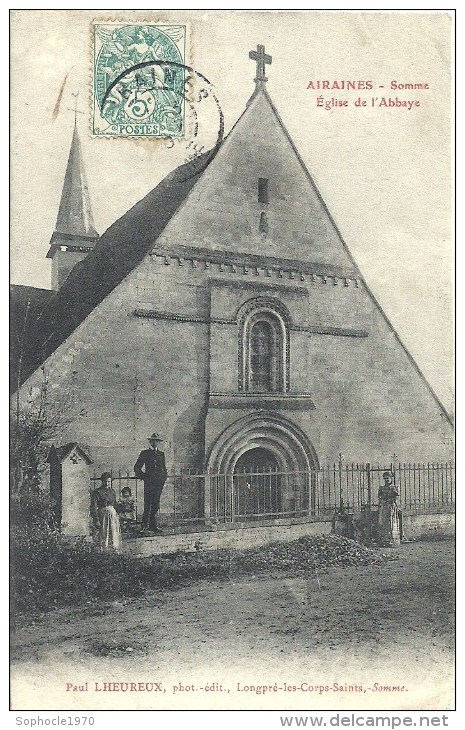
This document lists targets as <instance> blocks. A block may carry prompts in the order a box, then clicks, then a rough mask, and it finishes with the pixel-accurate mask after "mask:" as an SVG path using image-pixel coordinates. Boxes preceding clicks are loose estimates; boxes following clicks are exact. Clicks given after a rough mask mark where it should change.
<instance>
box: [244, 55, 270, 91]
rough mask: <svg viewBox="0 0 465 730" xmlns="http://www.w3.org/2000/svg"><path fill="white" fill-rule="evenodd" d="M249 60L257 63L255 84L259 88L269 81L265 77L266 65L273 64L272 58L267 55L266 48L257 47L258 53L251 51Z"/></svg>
mask: <svg viewBox="0 0 465 730" xmlns="http://www.w3.org/2000/svg"><path fill="white" fill-rule="evenodd" d="M249 58H251V59H252V60H253V61H256V63H257V72H256V76H255V79H254V81H255V84H256V86H257V88H258V87H259V86H261V85H262V84H265V83H266V82H267V81H268V79H267V77H266V76H265V64H271V62H272V61H273V59H272V57H271V56H269V55H268V54H267V53H265V46H261V45H257V50H256V51H249Z"/></svg>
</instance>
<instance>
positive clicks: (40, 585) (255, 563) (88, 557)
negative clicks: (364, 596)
mask: <svg viewBox="0 0 465 730" xmlns="http://www.w3.org/2000/svg"><path fill="white" fill-rule="evenodd" d="M384 560H386V556H384V555H382V554H380V553H376V552H374V551H373V550H369V549H368V548H366V547H364V546H363V545H360V544H359V543H357V542H354V540H349V539H347V538H345V537H341V536H338V535H325V536H315V537H303V538H300V539H299V540H295V541H294V542H283V543H275V544H272V545H267V546H264V547H260V548H254V549H249V550H226V549H223V550H215V551H205V552H202V551H199V552H196V553H183V552H178V553H173V554H171V555H156V556H154V557H153V558H146V559H140V558H133V557H131V556H127V555H118V554H115V553H102V552H100V551H99V550H97V549H96V548H95V547H94V546H93V545H91V544H89V543H88V542H86V541H85V540H84V539H79V540H77V541H76V542H74V543H73V544H70V542H69V540H67V539H66V538H64V537H63V536H62V535H60V534H59V533H57V532H55V531H53V530H50V529H44V528H42V529H38V528H34V527H28V528H16V529H15V530H14V533H13V538H12V591H11V594H12V604H13V606H12V607H13V610H14V611H15V612H17V613H26V612H29V613H34V612H43V611H47V610H49V609H51V608H57V607H59V606H64V605H77V604H80V603H83V602H85V601H87V602H89V601H93V600H106V601H109V600H115V599H118V598H123V597H132V596H139V595H141V594H142V593H143V592H144V590H145V589H147V588H161V587H168V588H169V587H174V586H177V585H179V584H181V583H185V582H192V581H193V580H198V579H201V578H217V579H224V578H227V577H231V576H232V575H240V574H255V573H257V574H258V573H264V572H269V571H270V570H271V571H287V572H289V571H290V572H294V573H295V572H300V571H306V572H313V570H314V569H315V568H317V569H324V568H327V567H329V566H335V565H338V566H349V565H368V564H370V563H374V562H380V561H384Z"/></svg>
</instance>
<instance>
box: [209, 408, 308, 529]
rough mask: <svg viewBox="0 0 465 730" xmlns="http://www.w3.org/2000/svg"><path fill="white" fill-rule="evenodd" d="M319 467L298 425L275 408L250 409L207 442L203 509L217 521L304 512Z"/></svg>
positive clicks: (306, 508)
mask: <svg viewBox="0 0 465 730" xmlns="http://www.w3.org/2000/svg"><path fill="white" fill-rule="evenodd" d="M318 469H319V466H318V457H317V455H316V452H315V449H314V448H313V445H312V444H311V442H310V440H309V438H308V436H307V435H306V434H305V433H304V432H303V431H302V429H301V428H300V427H299V426H297V425H296V424H295V423H292V421H290V420H289V419H287V418H285V417H284V416H283V415H281V414H279V413H276V412H267V411H257V412H255V413H249V414H247V415H246V416H243V417H242V418H240V419H238V420H237V421H234V422H233V423H231V424H230V425H229V426H228V427H227V428H226V429H225V430H224V431H223V432H222V433H221V434H220V435H219V436H218V438H217V439H216V441H215V443H214V444H213V446H212V447H211V450H210V454H209V457H208V460H207V471H208V474H209V477H210V478H209V480H208V489H207V490H206V491H205V504H206V511H208V514H209V515H210V516H211V517H213V518H216V519H218V520H221V521H228V520H235V519H251V520H254V519H258V518H257V517H255V516H254V515H256V514H257V513H258V514H260V515H261V519H267V518H268V519H274V518H275V517H278V518H281V517H293V516H304V515H306V514H309V513H311V510H312V509H314V505H315V499H316V485H317V472H318ZM273 472H274V474H273ZM270 474H271V475H273V476H270ZM251 475H254V476H253V478H252V477H251ZM247 476H248V477H249V478H248V479H247V478H246V477H247ZM251 479H252V480H251ZM267 480H269V481H268V482H267ZM247 484H248V485H249V486H247ZM260 485H262V486H260ZM246 490H247V491H246ZM259 495H261V496H260V502H259ZM259 507H260V509H259ZM249 508H250V510H251V511H250V512H248V509H249ZM265 514H267V515H268V517H265ZM239 515H241V517H240V518H239ZM247 515H248V516H247Z"/></svg>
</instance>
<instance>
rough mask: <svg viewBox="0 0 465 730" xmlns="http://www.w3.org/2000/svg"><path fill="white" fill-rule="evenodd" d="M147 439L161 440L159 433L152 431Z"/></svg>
mask: <svg viewBox="0 0 465 730" xmlns="http://www.w3.org/2000/svg"><path fill="white" fill-rule="evenodd" d="M147 440H148V441H163V439H162V437H161V436H160V434H159V433H155V432H154V433H153V434H152V435H151V436H149V437H148V439H147Z"/></svg>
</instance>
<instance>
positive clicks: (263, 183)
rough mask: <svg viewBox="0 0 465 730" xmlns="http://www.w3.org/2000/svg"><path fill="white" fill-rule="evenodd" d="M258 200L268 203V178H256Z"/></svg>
mask: <svg viewBox="0 0 465 730" xmlns="http://www.w3.org/2000/svg"><path fill="white" fill-rule="evenodd" d="M258 202H259V203H268V178H267V177H259V178H258Z"/></svg>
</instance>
